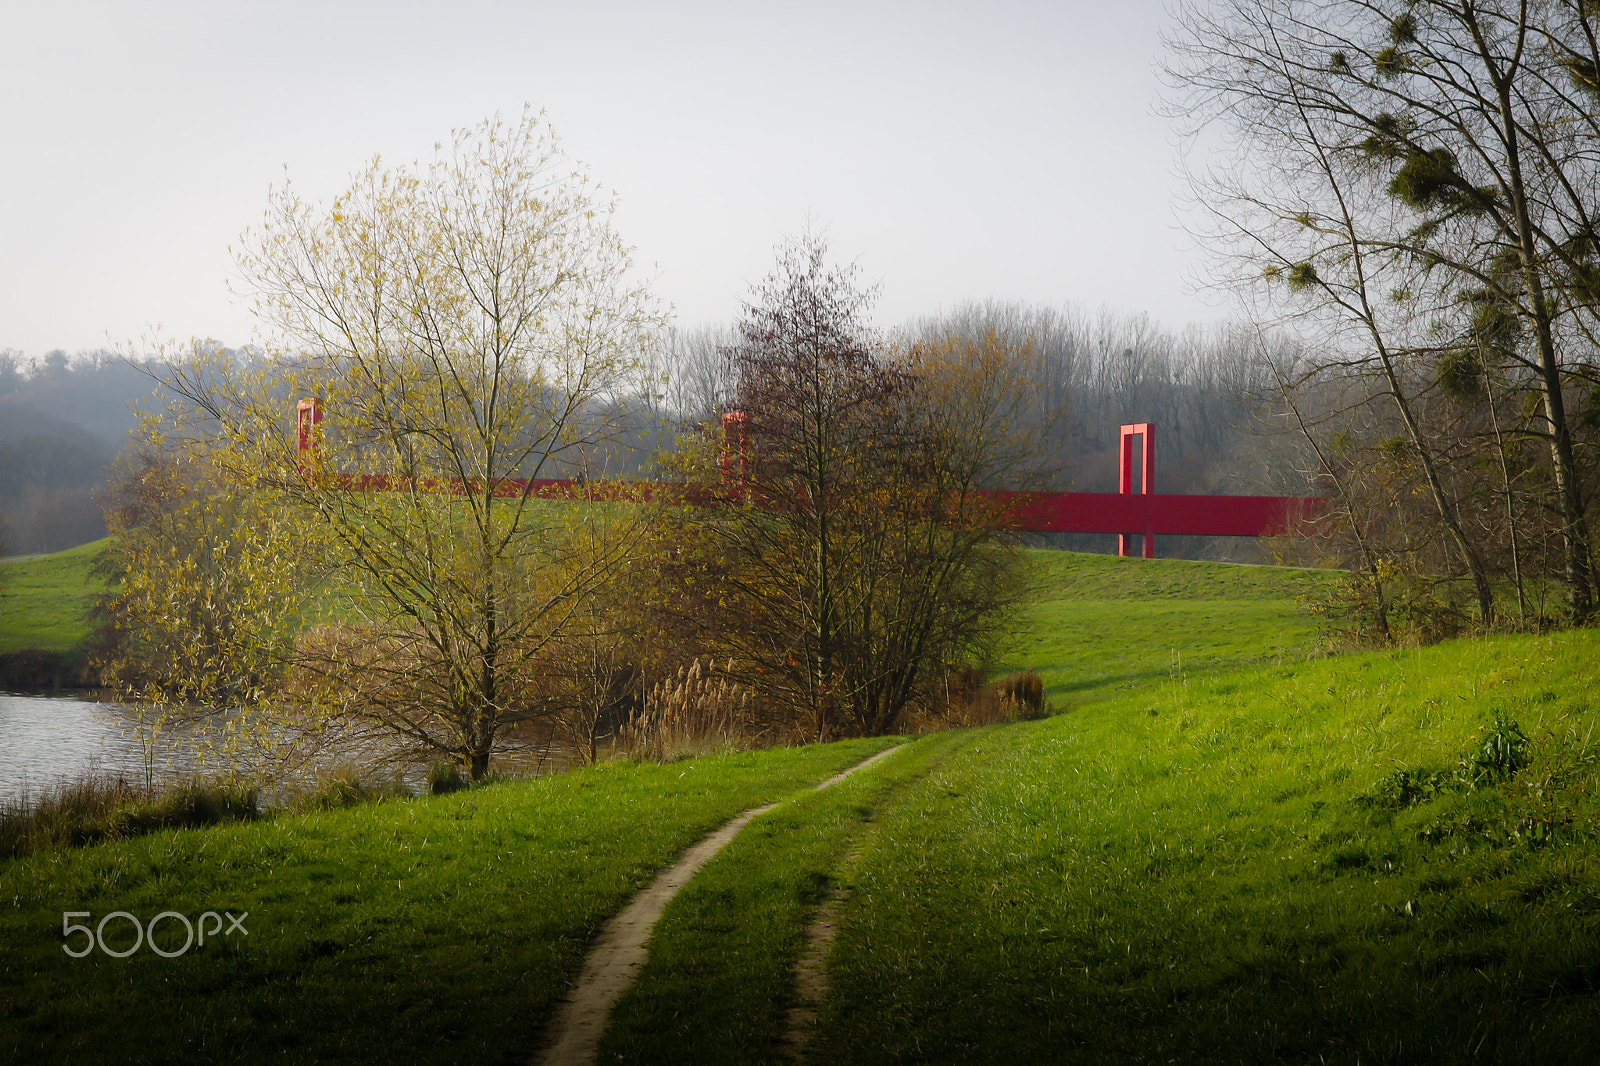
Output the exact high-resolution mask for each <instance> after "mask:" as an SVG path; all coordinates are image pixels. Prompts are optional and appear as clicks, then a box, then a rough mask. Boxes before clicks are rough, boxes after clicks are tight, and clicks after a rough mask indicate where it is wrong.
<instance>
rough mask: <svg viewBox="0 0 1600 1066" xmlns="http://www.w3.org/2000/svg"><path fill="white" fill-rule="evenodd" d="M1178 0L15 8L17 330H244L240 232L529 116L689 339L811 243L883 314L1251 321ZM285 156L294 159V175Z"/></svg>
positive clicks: (7, 9)
mask: <svg viewBox="0 0 1600 1066" xmlns="http://www.w3.org/2000/svg"><path fill="white" fill-rule="evenodd" d="M1166 18H1167V16H1166V14H1165V11H1164V5H1163V0H1121V2H1118V3H1115V4H1107V3H1104V2H1102V0H1029V2H1023V0H991V2H989V3H982V4H980V3H971V2H952V3H934V2H930V3H909V2H906V3H874V2H871V0H855V2H846V3H832V2H829V0H805V2H794V3H790V2H770V3H762V2H758V0H743V2H730V3H716V2H685V3H673V2H670V0H659V2H647V0H611V2H606V0H600V2H577V0H566V2H562V3H549V2H546V0H505V2H502V0H455V2H452V3H449V4H442V3H418V2H413V0H382V2H371V0H314V2H302V0H262V2H254V0H215V2H202V0H172V2H161V0H137V2H135V0H115V2H91V0H50V2H48V3H46V2H44V0H39V2H21V0H6V2H5V3H3V4H0V94H3V100H4V106H3V107H0V153H3V156H0V157H3V159H4V165H3V166H0V348H12V349H20V350H22V351H23V352H24V353H27V354H29V355H33V356H38V355H41V354H43V353H44V352H45V351H48V350H50V349H53V348H64V349H66V350H67V351H69V352H72V351H78V350H86V349H95V348H103V347H116V348H119V349H121V350H124V351H127V350H133V351H138V350H142V348H143V347H145V346H146V344H147V342H146V340H145V338H148V337H150V336H152V335H153V334H154V333H156V332H159V334H160V335H162V336H165V337H168V338H172V339H181V338H186V337H191V336H193V337H211V338H215V339H217V340H220V341H223V342H225V343H228V344H233V345H237V344H243V343H248V342H249V341H250V340H251V339H252V338H253V337H254V329H255V326H254V323H253V319H252V318H251V316H250V313H249V304H248V300H247V299H244V298H240V297H237V296H234V295H233V294H231V292H230V290H229V288H228V284H227V282H228V280H229V278H230V277H231V276H233V273H234V267H233V261H232V257H231V254H230V253H229V250H228V249H229V246H230V245H231V244H237V242H238V240H239V236H240V234H241V233H242V231H244V230H245V229H246V228H247V227H249V226H250V225H252V224H253V223H255V222H256V221H257V220H258V219H259V218H260V217H261V214H262V211H263V210H264V208H265V206H266V203H267V193H268V189H269V188H270V187H272V186H273V185H274V184H277V183H281V182H282V181H283V179H284V176H285V174H286V173H287V175H288V176H289V177H291V178H293V180H294V183H295V186H296V188H297V189H299V190H300V192H301V193H302V195H305V196H308V197H310V198H313V199H316V200H321V201H326V200H328V199H330V198H331V197H332V196H334V195H335V194H336V193H337V192H339V191H340V190H341V189H342V188H343V187H344V186H345V185H346V184H347V183H348V181H349V179H350V177H351V175H353V174H354V173H355V172H356V171H358V170H360V169H362V168H363V167H364V166H365V165H366V163H367V162H368V161H370V159H371V158H372V157H373V156H374V155H375V154H380V155H382V157H383V158H384V159H385V160H387V161H390V162H395V163H400V162H411V161H414V160H419V159H426V158H428V157H429V156H431V154H432V150H433V145H434V144H435V142H438V141H441V140H445V139H447V138H448V136H449V133H450V131H451V130H452V129H456V128H459V127H465V126H471V125H474V124H476V123H477V122H479V121H481V120H482V119H484V118H485V117H488V116H490V115H493V114H496V113H500V114H502V115H504V116H506V117H507V118H508V119H512V120H515V118H516V117H517V116H518V115H520V113H521V111H522V108H523V106H524V104H532V105H533V106H535V107H538V108H543V109H545V111H546V112H547V114H548V116H549V119H550V121H551V123H552V125H553V126H554V128H555V129H556V131H557V132H558V133H559V134H560V136H561V138H562V141H563V143H564V145H565V147H566V149H567V151H568V152H569V153H570V154H571V155H572V156H573V157H575V158H576V159H579V160H581V161H583V162H584V163H585V164H586V165H587V167H588V169H589V171H590V173H591V174H592V176H593V177H595V178H596V179H598V180H599V181H600V182H602V183H604V184H605V185H606V186H608V187H609V188H611V189H612V190H614V192H615V193H616V195H617V196H618V198H619V202H620V207H619V210H618V212H617V214H616V216H615V218H616V224H617V226H618V228H619V230H620V232H621V234H622V236H623V237H624V239H625V240H627V241H628V242H629V243H631V244H632V245H634V247H635V249H636V256H637V259H638V261H639V263H640V264H641V268H642V270H643V272H644V273H645V274H646V276H649V277H651V278H652V279H653V285H654V290H655V292H656V294H657V295H658V296H660V297H662V298H663V299H665V300H667V301H669V302H670V303H671V304H672V305H673V307H674V308H675V310H676V314H677V319H678V321H679V323H680V324H683V325H687V326H692V325H697V324H702V323H706V324H712V323H725V322H731V321H733V320H734V319H735V317H736V316H737V315H738V313H739V309H740V306H741V301H742V300H743V299H745V298H746V297H748V295H749V293H750V288H751V285H752V284H754V283H755V282H757V281H759V280H760V279H761V277H762V276H763V275H764V274H766V273H767V271H768V270H769V269H770V268H771V264H772V262H773V249H774V246H775V245H776V244H777V243H778V242H780V241H781V240H782V239H783V238H785V237H786V236H790V235H794V234H797V233H800V232H802V231H803V230H805V229H807V228H808V227H809V228H811V229H813V230H816V231H819V232H821V233H823V234H824V235H825V236H826V237H827V239H828V242H829V245H830V248H831V250H832V252H833V254H834V255H835V256H836V257H837V258H838V259H840V260H844V261H854V262H855V263H856V264H857V265H858V266H859V267H860V270H861V276H862V277H863V278H864V279H865V280H867V281H869V282H872V283H876V284H878V285H879V286H880V287H881V295H880V298H879V302H878V305H877V309H876V315H875V317H876V319H877V321H878V322H879V323H880V324H883V325H893V324H896V323H899V322H903V321H905V320H907V319H910V318H912V317H914V316H918V315H924V314H932V313H936V312H938V311H940V310H947V309H950V308H953V307H955V306H957V305H959V304H961V303H963V302H965V301H968V300H985V299H997V300H1019V301H1027V302H1030V303H1039V304H1057V305H1059V304H1067V303H1071V304H1076V305H1078V306H1081V307H1085V308H1089V309H1093V308H1097V307H1101V306H1107V307H1112V308H1115V309H1119V310H1125V311H1145V312H1148V313H1149V314H1150V315H1152V316H1153V317H1154V318H1156V319H1157V320H1159V321H1161V322H1163V323H1165V324H1167V325H1169V326H1172V327H1174V328H1181V327H1182V326H1184V325H1186V324H1188V323H1190V322H1198V323H1208V322H1214V321H1218V320H1220V319H1221V318H1223V317H1225V313H1224V310H1223V309H1221V308H1219V307H1218V306H1216V305H1215V301H1214V299H1213V298H1209V297H1207V296H1205V295H1204V294H1196V293H1195V292H1194V291H1193V289H1192V286H1191V284H1190V281H1189V276H1190V275H1191V274H1192V272H1193V271H1194V270H1195V269H1196V268H1197V266H1198V265H1199V263H1200V259H1199V253H1198V252H1197V251H1195V250H1194V247H1193V243H1192V241H1191V239H1190V238H1189V237H1188V236H1187V234H1186V233H1185V232H1184V230H1183V228H1182V225H1181V222H1182V216H1181V215H1180V214H1179V209H1178V206H1177V204H1178V202H1179V199H1180V197H1181V192H1182V186H1181V184H1180V180H1179V179H1178V178H1177V177H1176V176H1175V175H1174V169H1175V164H1176V156H1175V149H1174V147H1173V144H1174V139H1173V135H1172V131H1171V128H1170V124H1169V122H1168V121H1167V120H1166V119H1163V118H1161V117H1159V116H1158V115H1157V114H1156V112H1155V104H1156V99H1157V96H1158V92H1159V82H1158V79H1157V75H1156V72H1155V71H1156V64H1157V62H1158V57H1159V52H1160V40H1159V33H1160V31H1161V30H1162V28H1163V26H1164V25H1165V23H1166ZM285 168H287V170H286V169H285Z"/></svg>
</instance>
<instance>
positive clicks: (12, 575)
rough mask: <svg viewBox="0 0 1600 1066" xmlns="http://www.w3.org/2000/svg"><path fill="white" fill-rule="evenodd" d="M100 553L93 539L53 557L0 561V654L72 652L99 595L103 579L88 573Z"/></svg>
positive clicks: (85, 631)
mask: <svg viewBox="0 0 1600 1066" xmlns="http://www.w3.org/2000/svg"><path fill="white" fill-rule="evenodd" d="M105 548H106V541H104V540H97V541H95V542H93V543H92V544H83V545H80V546H79V547H76V548H69V549H68V550H67V551H63V552H56V553H55V554H53V555H44V556H37V557H33V558H24V559H0V653H4V652H16V651H22V650H24V649H34V650H39V651H48V652H58V653H59V652H70V651H72V650H74V649H75V648H76V647H77V645H78V644H79V642H80V641H82V640H83V639H84V637H86V636H88V634H89V629H90V624H89V610H90V608H92V607H93V606H94V602H95V599H96V598H97V597H98V596H99V595H100V594H101V593H102V592H104V591H105V587H106V583H105V579H104V578H101V577H98V576H96V575H95V574H94V573H93V572H92V570H91V567H92V565H93V563H94V561H95V558H96V557H97V556H99V555H100V553H101V552H103V551H104V550H105Z"/></svg>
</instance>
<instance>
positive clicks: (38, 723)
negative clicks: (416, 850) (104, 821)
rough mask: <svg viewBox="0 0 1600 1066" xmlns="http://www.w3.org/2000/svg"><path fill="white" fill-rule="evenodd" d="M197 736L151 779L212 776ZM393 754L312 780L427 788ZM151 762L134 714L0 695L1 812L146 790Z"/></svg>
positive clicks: (330, 762)
mask: <svg viewBox="0 0 1600 1066" xmlns="http://www.w3.org/2000/svg"><path fill="white" fill-rule="evenodd" d="M197 732H198V731H197V729H196V727H193V726H187V725H181V726H176V727H174V728H172V729H171V730H170V731H168V732H165V733H163V734H161V735H160V736H159V737H158V739H157V744H156V745H155V746H154V750H153V752H152V753H151V755H152V756H153V758H152V764H151V769H152V771H153V774H152V776H153V778H154V780H155V781H156V782H157V783H158V784H159V783H162V782H170V781H173V780H176V779H179V778H182V777H186V776H193V775H195V774H197V773H198V774H202V775H203V774H204V773H205V767H204V766H203V765H202V763H201V762H200V760H199V758H198V755H197V750H198V748H199V747H200V746H201V742H203V740H204V738H203V737H199V736H197V735H196V734H197ZM386 755H387V752H385V751H383V750H379V749H376V748H374V747H373V746H372V744H371V743H370V742H369V743H368V744H367V745H365V747H364V749H363V750H359V751H357V752H356V753H355V754H354V755H353V756H352V755H351V754H350V753H348V752H345V753H341V754H340V755H338V756H326V757H323V758H322V759H321V760H320V761H319V764H317V765H316V766H314V768H313V770H312V773H313V774H315V773H316V772H317V769H318V768H320V769H323V770H326V769H328V768H331V767H332V766H335V765H349V766H353V767H354V768H355V769H356V770H357V771H358V772H360V773H363V774H367V773H371V774H380V775H383V776H395V775H398V776H399V777H400V778H401V780H402V781H404V782H405V784H406V785H407V786H408V787H409V788H411V789H412V790H414V791H416V790H421V789H422V788H424V787H425V784H426V781H427V766H426V764H425V763H416V762H412V763H403V764H399V765H393V764H391V762H390V761H389V760H387V759H386ZM145 760H146V751H145V748H144V746H143V745H142V744H141V743H140V740H139V732H138V716H137V714H135V713H134V711H133V710H132V709H130V708H128V707H124V706H122V705H119V704H113V703H100V702H97V701H95V700H92V699H87V698H79V697H73V696H22V695H14V694H10V693H0V807H10V806H16V805H18V804H22V803H26V802H28V801H30V800H33V799H37V798H38V796H39V794H40V793H41V792H44V791H47V790H49V789H52V788H55V787H56V786H58V785H62V784H65V783H68V782H71V781H76V780H79V779H81V778H84V777H87V776H91V775H93V776H97V777H106V778H112V779H115V778H118V777H120V778H122V779H123V780H125V781H126V782H127V783H128V784H130V785H133V786H134V787H142V786H143V784H144V781H145V770H146V761H145ZM571 761H572V760H571V759H570V757H568V756H567V755H566V754H564V753H562V752H559V751H553V750H551V749H550V748H548V747H544V748H536V747H534V746H532V745H524V746H521V747H519V748H517V749H516V750H512V751H508V752H506V753H505V754H503V755H502V754H500V753H496V755H495V759H494V767H495V769H498V770H509V771H512V772H518V773H529V774H533V773H549V772H552V771H558V770H564V769H566V768H567V767H568V766H569V765H571ZM291 787H292V786H291ZM270 798H273V799H277V798H278V796H277V795H274V796H272V797H270Z"/></svg>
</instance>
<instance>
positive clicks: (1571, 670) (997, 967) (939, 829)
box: [817, 631, 1600, 1063]
mask: <svg viewBox="0 0 1600 1066" xmlns="http://www.w3.org/2000/svg"><path fill="white" fill-rule="evenodd" d="M1597 664H1600V633H1596V632H1593V631H1587V632H1574V633H1567V634H1561V635H1557V636H1550V637H1543V638H1532V637H1517V638H1501V639H1496V640H1492V641H1483V642H1459V643H1454V644H1450V645H1445V646H1441V647H1437V648H1431V649H1427V650H1424V651H1420V652H1418V651H1408V652H1395V653H1373V654H1362V655H1352V656H1346V657H1340V658H1336V659H1329V660H1324V661H1317V662H1311V663H1302V664H1297V665H1284V666H1278V665H1271V666H1258V667H1253V668H1247V669H1243V670H1240V671H1237V672H1231V673H1214V674H1211V675H1209V676H1206V677H1203V678H1194V677H1189V678H1185V677H1183V676H1182V675H1178V676H1175V677H1171V678H1166V679H1160V680H1157V681H1155V682H1154V683H1151V684H1147V685H1145V686H1144V687H1142V688H1140V689H1139V690H1137V691H1134V692H1131V693H1127V694H1124V695H1122V696H1120V697H1118V698H1114V699H1110V700H1107V701H1105V702H1101V703H1099V704H1096V705H1093V706H1091V707H1085V708H1083V709H1080V710H1079V711H1076V712H1074V713H1072V714H1069V715H1065V716H1061V717H1057V718H1054V719H1051V720H1048V721H1045V722H1041V723H1036V724H1028V725H1022V726H1017V727H1013V728H1011V729H1007V730H1001V731H995V732H992V733H989V734H988V735H986V736H984V737H982V738H981V739H980V740H978V741H977V742H975V743H974V744H973V745H971V746H970V747H969V748H968V749H967V750H965V751H964V752H962V753H960V754H959V755H958V756H957V757H955V758H953V759H952V760H950V761H949V763H947V764H946V765H945V766H944V767H942V768H940V770H939V771H937V772H936V773H934V774H931V775H930V776H929V777H927V778H926V779H925V780H924V781H922V782H920V783H919V784H918V785H917V786H915V787H914V788H913V789H912V790H910V791H909V792H908V793H907V794H906V796H905V799H904V801H903V802H901V803H899V804H898V805H896V806H895V807H894V809H893V810H892V811H891V812H889V813H888V814H887V815H885V817H884V818H883V819H882V820H881V822H880V823H879V824H878V825H877V826H875V828H874V832H873V833H872V834H871V835H870V837H869V838H868V841H867V845H866V851H865V853H864V854H863V857H862V860H861V862H860V863H859V864H858V865H857V867H856V868H855V869H856V874H855V877H854V879H853V886H852V888H853V895H852V899H851V904H850V907H849V908H848V909H847V912H846V920H845V923H844V927H843V930H842V933H841V937H840V940H839V942H838V946H837V949H836V951H835V952H834V954H833V956H832V959H833V976H834V980H835V982H836V984H835V996H834V998H833V1000H832V1003H831V1010H830V1012H829V1014H828V1015H827V1016H826V1017H825V1018H824V1028H823V1033H824V1037H825V1039H824V1043H823V1045H822V1047H821V1049H820V1052H819V1057H818V1059H817V1061H851V1062H860V1063H876V1062H910V1061H916V1062H962V1063H976V1062H996V1063H1011V1062H1085V1063H1090V1062H1106V1061H1130V1062H1131V1061H1163V1062H1165V1061H1180V1062H1201V1061H1217V1062H1223V1061H1227V1062H1239V1061H1243V1062H1262V1061H1277V1060H1279V1059H1286V1060H1289V1061H1343V1062H1355V1061H1369V1062H1384V1061H1397V1062H1398V1061H1405V1062H1430V1061H1431V1062H1459V1061H1467V1060H1469V1059H1471V1060H1473V1061H1498V1062H1533V1061H1540V1062H1572V1063H1579V1062H1594V1061H1600V998H1597V996H1596V993H1597V992H1600V860H1597V853H1596V843H1597V841H1600V802H1597V798H1596V790H1595V786H1596V784H1597V762H1596V752H1597V749H1600V744H1597V745H1591V744H1590V743H1589V741H1590V736H1591V733H1592V732H1593V731H1594V729H1595V726H1596V724H1597V723H1600V686H1597V682H1600V665H1597ZM1496 713H1502V714H1506V715H1509V716H1511V717H1513V718H1515V719H1516V720H1518V721H1520V722H1521V723H1522V725H1523V726H1524V728H1525V729H1526V731H1527V732H1528V734H1529V735H1530V736H1531V737H1532V738H1533V740H1532V744H1531V755H1532V763H1531V765H1529V766H1528V767H1527V768H1526V769H1524V770H1522V771H1521V772H1520V773H1519V774H1518V775H1517V776H1516V777H1515V778H1514V779H1512V780H1511V781H1510V782H1507V783H1505V784H1501V785H1496V786H1491V787H1483V788H1480V789H1478V790H1476V791H1466V790H1464V789H1458V790H1452V791H1447V792H1446V793H1444V794H1443V795H1441V796H1439V797H1438V798H1435V799H1432V800H1429V801H1424V802H1420V803H1417V804H1415V805H1410V806H1405V805H1400V806H1381V805H1380V806H1372V805H1363V804H1359V803H1357V802H1353V800H1354V798H1355V797H1357V796H1358V795H1362V794H1364V793H1372V792H1373V791H1374V789H1375V787H1376V786H1378V785H1379V784H1380V783H1381V782H1382V781H1383V780H1384V779H1385V778H1386V777H1390V775H1392V774H1393V773H1394V771H1395V770H1396V769H1397V768H1401V767H1418V766H1419V767H1424V768H1427V769H1430V770H1448V769H1450V768H1452V767H1454V766H1456V765H1457V764H1458V762H1459V761H1460V760H1461V759H1462V758H1463V757H1465V756H1467V755H1469V754H1471V753H1472V752H1473V751H1475V750H1477V749H1478V748H1479V747H1480V746H1481V745H1482V743H1483V740H1484V736H1485V733H1484V730H1485V729H1486V728H1487V727H1489V724H1490V723H1492V721H1493V719H1494V716H1495V715H1496ZM1596 739H1600V738H1596Z"/></svg>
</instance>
